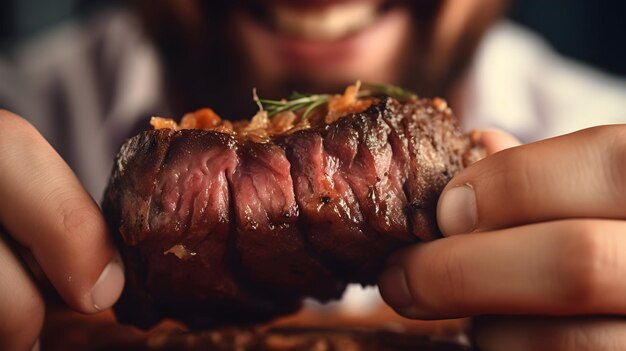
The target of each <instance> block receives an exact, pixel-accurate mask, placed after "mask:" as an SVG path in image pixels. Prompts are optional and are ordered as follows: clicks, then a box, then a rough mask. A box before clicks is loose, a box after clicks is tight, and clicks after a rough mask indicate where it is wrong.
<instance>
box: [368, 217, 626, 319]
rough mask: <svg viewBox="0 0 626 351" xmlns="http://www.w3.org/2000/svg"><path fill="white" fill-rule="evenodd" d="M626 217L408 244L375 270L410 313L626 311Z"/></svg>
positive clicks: (390, 297)
mask: <svg viewBox="0 0 626 351" xmlns="http://www.w3.org/2000/svg"><path fill="white" fill-rule="evenodd" d="M625 233H626V222H622V221H611V220H564V221H557V222H549V223H540V224H532V225H527V226H523V227H517V228H512V229H505V230H500V231H493V232H484V233H476V234H473V235H456V236H452V237H448V238H444V239H441V240H437V241H434V242H430V243H426V244H421V245H418V246H415V247H411V248H408V249H405V250H403V251H401V252H399V253H398V254H396V255H395V256H394V257H392V259H391V260H390V268H388V269H387V270H386V271H385V272H384V273H383V274H382V275H381V277H380V280H379V288H380V291H381V294H382V296H383V298H384V299H385V301H386V302H387V303H388V304H389V305H390V306H391V307H393V308H394V309H395V310H396V311H398V312H399V313H400V314H402V315H404V316H406V317H410V318H420V319H439V318H456V317H465V316H475V315H482V314H526V315H530V314H536V315H578V314H626V299H624V295H625V294H626V279H624V278H623V277H624V276H626V256H625V255H622V253H623V252H626V235H624V234H625Z"/></svg>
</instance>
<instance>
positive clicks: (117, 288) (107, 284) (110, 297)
mask: <svg viewBox="0 0 626 351" xmlns="http://www.w3.org/2000/svg"><path fill="white" fill-rule="evenodd" d="M123 288H124V268H123V266H122V260H121V258H120V257H119V255H117V256H115V258H114V259H113V260H112V261H111V262H109V264H108V265H107V266H106V267H105V268H104V270H103V271H102V273H101V274H100V277H99V278H98V280H97V281H96V284H94V286H93V288H92V289H91V300H92V301H93V307H94V309H95V310H96V311H102V310H106V309H107V308H109V307H111V306H113V304H114V303H115V301H117V299H118V298H119V297H120V294H121V293H122V289H123Z"/></svg>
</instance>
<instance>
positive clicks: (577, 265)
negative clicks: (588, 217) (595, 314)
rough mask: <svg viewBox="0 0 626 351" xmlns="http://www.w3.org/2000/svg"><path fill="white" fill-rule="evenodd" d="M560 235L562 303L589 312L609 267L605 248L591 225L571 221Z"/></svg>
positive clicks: (598, 230) (603, 286)
mask: <svg viewBox="0 0 626 351" xmlns="http://www.w3.org/2000/svg"><path fill="white" fill-rule="evenodd" d="M568 229H569V230H567V231H566V232H564V233H562V235H561V238H560V239H561V240H560V241H561V244H560V245H561V255H560V257H558V259H559V265H557V266H560V267H561V272H559V273H560V276H561V277H562V279H563V281H562V283H563V284H562V288H563V289H564V291H563V292H562V293H563V294H564V297H565V301H564V302H565V303H566V304H568V305H569V304H570V303H576V304H578V305H579V306H581V307H582V308H583V309H584V308H585V307H587V308H591V307H592V305H593V304H594V303H596V302H597V300H598V299H599V298H601V297H602V294H603V291H604V288H605V286H606V276H607V270H608V269H609V268H610V266H611V258H610V255H609V252H610V251H609V245H607V240H606V238H605V237H604V236H603V235H601V234H602V233H601V232H600V228H599V225H598V224H597V223H594V222H593V221H574V222H573V223H571V224H570V225H569V228H568Z"/></svg>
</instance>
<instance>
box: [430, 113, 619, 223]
mask: <svg viewBox="0 0 626 351" xmlns="http://www.w3.org/2000/svg"><path fill="white" fill-rule="evenodd" d="M625 193H626V125H621V126H610V127H597V128H592V129H587V130H583V131H580V132H577V133H573V134H569V135H565V136H562V137H558V138H553V139H548V140H544V141H541V142H537V143H533V144H528V145H524V146H519V147H514V148H511V149H507V150H504V151H502V152H499V153H497V154H495V155H493V156H490V157H487V158H485V159H483V160H481V161H479V162H477V163H475V164H473V165H472V166H470V167H468V168H467V169H465V170H464V171H463V172H461V173H460V174H459V175H457V176H456V177H455V178H454V179H452V181H451V182H450V183H449V184H448V185H447V186H446V188H445V189H444V191H443V193H442V195H441V197H440V200H439V203H438V208H437V219H438V223H439V226H440V228H441V230H442V232H443V233H444V235H454V234H459V233H468V232H471V231H481V230H490V229H498V228H506V227H512V226H516V225H522V224H527V223H534V222H541V221H549V220H555V219H564V218H581V217H584V218H613V219H623V218H626V196H624V195H623V194H625Z"/></svg>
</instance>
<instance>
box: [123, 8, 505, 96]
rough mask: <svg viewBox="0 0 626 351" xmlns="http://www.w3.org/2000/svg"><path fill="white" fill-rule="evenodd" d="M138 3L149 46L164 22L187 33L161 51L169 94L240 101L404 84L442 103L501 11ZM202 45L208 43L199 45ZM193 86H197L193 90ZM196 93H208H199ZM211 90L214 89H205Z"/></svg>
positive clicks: (178, 34) (172, 39)
mask: <svg viewBox="0 0 626 351" xmlns="http://www.w3.org/2000/svg"><path fill="white" fill-rule="evenodd" d="M136 1H139V3H140V4H142V3H143V5H144V6H145V7H144V9H143V10H142V11H143V12H144V13H145V12H147V15H146V14H144V19H146V21H147V22H150V21H151V20H152V22H153V25H152V26H153V28H152V30H153V33H155V32H156V34H157V41H158V40H159V36H161V37H162V36H163V34H162V33H163V32H164V29H163V28H164V27H166V26H170V27H175V25H172V23H178V27H180V28H183V29H184V28H186V31H185V30H180V28H175V29H176V30H174V32H175V34H172V33H170V34H169V36H170V39H169V44H168V45H165V47H169V50H164V52H166V51H169V55H170V61H172V62H173V63H172V64H171V65H170V70H171V71H174V73H172V76H174V77H175V78H178V79H180V80H181V82H179V85H180V86H181V87H178V88H177V89H178V90H179V91H180V90H181V88H182V89H189V90H193V91H192V92H190V93H187V92H183V93H182V94H181V95H188V96H189V95H193V94H195V95H199V94H198V93H197V92H198V91H203V90H207V93H206V94H205V95H204V96H215V94H219V93H222V94H223V95H228V94H227V93H225V92H224V91H226V90H228V88H229V87H232V86H237V89H239V94H240V92H241V89H248V88H250V87H252V86H256V87H258V88H259V90H260V91H262V92H263V94H264V96H268V97H269V96H271V97H277V96H278V95H284V94H288V93H289V92H290V91H291V90H300V91H333V90H334V91H336V90H337V89H338V88H339V87H341V86H345V85H346V84H347V83H352V82H354V81H355V80H357V79H360V80H363V81H375V82H386V83H392V84H397V85H402V86H406V87H409V88H412V89H414V90H416V91H417V92H418V93H420V94H422V95H433V94H438V95H444V96H445V95H446V91H447V89H449V87H450V86H451V85H452V84H453V83H454V80H455V79H456V78H457V77H458V75H459V74H460V73H461V72H462V71H463V68H464V67H465V66H466V63H467V62H469V58H470V57H471V54H472V53H473V50H474V49H475V47H476V45H477V43H478V41H479V39H480V37H481V36H482V34H483V33H484V31H485V30H486V29H487V28H488V26H489V25H490V24H491V23H492V22H493V21H494V20H495V19H496V18H497V17H498V15H499V14H500V13H501V12H502V10H503V9H504V7H505V3H506V0H221V1H220V0H136ZM159 6H161V7H162V9H161V12H162V13H161V15H158V14H157V15H154V12H155V11H154V10H153V9H154V8H158V7H159ZM150 11H152V13H150ZM151 17H152V18H151ZM160 17H167V18H160ZM154 18H156V19H154ZM181 33H183V34H181ZM185 33H186V34H185ZM199 33H200V34H199ZM209 37H210V38H212V39H210V40H209V39H206V38H209ZM189 38H192V39H189ZM194 38H195V39H194ZM194 40H195V41H194ZM181 43H183V44H181ZM186 43H191V44H189V45H191V49H190V48H189V47H188V46H182V45H188V44H186ZM194 45H195V46H194ZM172 47H175V48H174V49H172ZM198 52H204V54H202V55H204V56H202V55H196V54H197V53H198ZM181 53H182V54H181ZM190 54H191V55H190ZM166 55H168V54H166ZM194 55H195V56H198V57H196V58H195V60H196V61H195V63H194V62H193V60H191V59H190V57H191V56H194ZM220 60H221V61H220ZM233 66H234V67H233ZM210 67H213V71H210V69H211V68H210ZM185 70H186V71H187V73H186V74H187V78H185V79H182V78H180V77H185V74H183V73H181V72H180V71H185ZM197 76H202V77H197ZM194 79H196V80H197V82H195V83H194V84H191V81H193V80H194ZM207 82H210V83H207ZM202 84H205V85H207V87H206V88H203V87H199V86H201V85H202ZM210 84H214V85H215V87H213V88H211V87H208V85H210ZM237 89H234V88H233V89H232V91H236V90H237ZM232 91H231V92H232ZM229 94H230V95H229V96H232V94H231V93H229ZM235 94H236V93H235ZM246 98H247V96H246ZM202 99H205V98H204V97H201V96H199V97H198V98H197V99H196V100H199V101H206V99H205V100H202ZM221 100H223V99H221ZM217 103H218V104H219V103H220V101H218V102H217ZM198 104H199V102H198Z"/></svg>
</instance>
